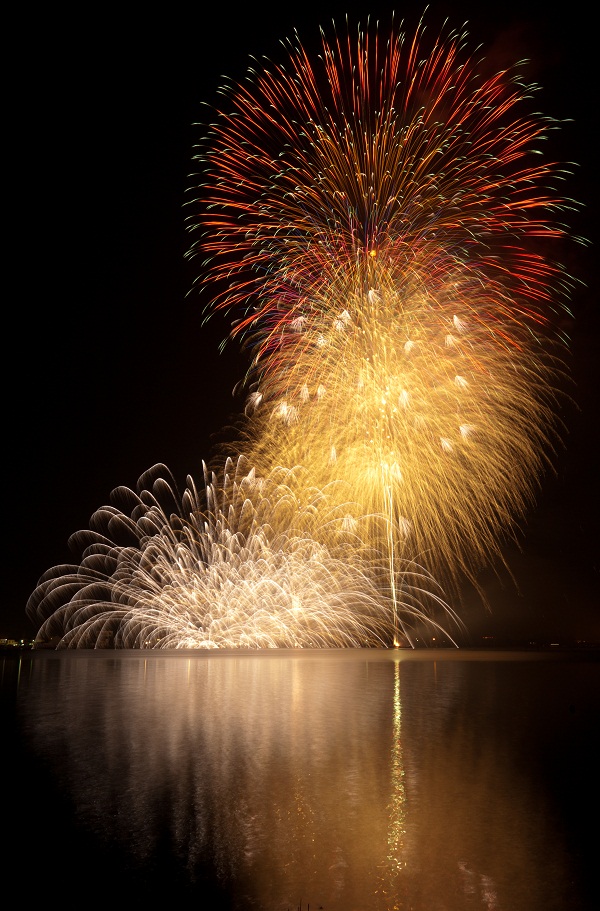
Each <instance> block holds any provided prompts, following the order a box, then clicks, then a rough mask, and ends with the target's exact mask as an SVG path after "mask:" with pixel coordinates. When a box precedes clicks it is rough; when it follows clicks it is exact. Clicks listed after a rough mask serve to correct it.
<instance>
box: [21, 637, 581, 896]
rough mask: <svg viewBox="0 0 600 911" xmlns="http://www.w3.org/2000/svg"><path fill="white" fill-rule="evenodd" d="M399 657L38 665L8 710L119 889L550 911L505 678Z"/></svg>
mask: <svg viewBox="0 0 600 911" xmlns="http://www.w3.org/2000/svg"><path fill="white" fill-rule="evenodd" d="M438 654H439V653H438ZM403 656H404V653H398V652H397V651H396V652H394V651H392V650H390V651H389V652H388V651H381V652H379V651H366V650H365V651H361V650H357V651H356V652H349V651H347V650H345V651H343V652H337V651H334V652H332V653H327V652H320V653H318V654H316V653H313V652H308V653H307V652H305V653H301V652H300V653H296V652H292V653H290V652H286V653H285V655H283V654H282V653H275V654H273V653H270V654H264V653H263V654H259V655H257V654H254V655H251V654H240V653H239V652H238V653H237V654H229V655H223V654H221V655H218V656H213V655H211V656H210V657H198V656H197V655H194V657H193V658H189V657H187V656H182V655H180V656H177V655H174V654H171V655H167V656H164V655H163V656H162V657H161V656H157V655H155V654H153V655H152V656H151V657H147V656H143V657H141V656H140V657H138V656H137V655H131V654H129V655H126V654H123V653H121V655H119V656H118V657H112V656H111V657H107V656H106V655H102V654H99V653H92V654H89V653H88V654H85V653H81V652H77V653H69V654H65V653H63V654H60V655H58V656H56V655H53V656H47V655H44V656H36V657H35V660H34V661H33V662H32V666H31V668H30V675H29V677H28V679H27V681H26V682H23V681H22V682H21V685H20V698H21V699H23V700H25V701H26V707H27V712H26V719H27V720H26V725H27V736H28V738H29V739H30V741H31V743H32V745H33V747H34V749H35V750H36V752H37V753H38V754H39V755H40V756H42V757H43V759H44V761H45V762H46V764H47V765H48V766H49V767H51V768H52V769H53V774H54V775H55V776H56V777H57V779H58V780H59V782H60V783H61V787H63V788H65V789H66V790H67V791H68V793H69V794H70V797H71V799H72V800H73V803H74V806H75V807H76V814H77V818H78V821H79V823H80V824H81V825H83V826H84V827H85V828H86V829H87V830H88V831H91V832H93V833H94V834H95V836H96V837H97V838H98V839H99V840H101V841H103V842H111V843H114V844H119V845H120V846H122V851H123V853H124V854H125V855H126V856H127V857H129V859H130V860H129V866H130V868H131V870H137V871H142V872H143V871H146V870H148V871H149V870H154V871H156V870H157V869H158V870H160V865H161V863H164V861H165V853H167V854H168V857H169V864H170V865H171V867H172V866H173V864H175V865H176V866H177V867H178V869H179V870H180V871H181V872H182V875H184V876H185V877H186V878H187V880H188V881H189V883H190V884H191V887H193V886H194V884H196V885H197V887H198V889H199V890H200V892H201V891H202V889H203V888H204V885H205V883H206V881H207V877H213V878H214V879H215V881H218V882H219V883H221V884H223V885H224V886H227V888H229V889H230V890H231V893H232V895H233V896H234V899H233V904H232V905H231V907H232V908H235V909H238V908H239V909H242V908H244V909H247V908H259V909H265V911H271V909H272V911H287V909H297V908H298V907H299V906H300V902H302V903H303V904H302V907H303V909H304V908H306V906H307V904H310V907H311V908H315V909H317V908H319V907H320V906H322V908H323V909H324V911H348V909H369V911H370V909H373V911H409V909H412V911H421V909H422V911H430V909H432V908H444V909H449V911H459V909H460V911H463V909H465V908H469V909H471V908H474V909H482V911H491V909H495V911H500V909H506V911H537V909H538V908H539V909H540V911H541V909H542V908H543V909H544V911H547V909H553V908H556V909H558V908H564V907H566V905H564V904H561V903H560V902H562V901H563V900H564V897H565V892H566V888H567V880H568V858H567V855H566V852H565V846H564V843H563V842H562V840H561V833H560V831H559V828H558V826H556V825H555V823H554V821H553V820H552V817H551V814H550V812H549V805H548V804H549V802H548V799H547V797H545V795H544V793H543V791H541V790H540V789H539V787H538V785H537V784H536V780H535V777H534V776H533V775H532V776H531V777H529V776H528V774H527V773H526V771H525V770H524V768H523V767H522V766H521V765H520V764H519V761H518V760H519V756H518V750H519V743H520V738H521V737H522V736H525V731H526V727H527V723H528V721H527V719H526V717H525V715H522V716H521V715H520V714H519V712H518V711H517V712H516V714H515V713H513V715H512V716H511V715H510V713H507V712H506V711H505V706H504V699H505V696H507V695H510V693H508V694H505V693H503V692H502V688H503V686H504V685H505V684H506V683H507V681H509V680H510V679H513V678H514V677H516V676H518V675H516V674H515V668H514V667H511V668H510V671H511V674H512V677H506V676H504V675H502V674H501V673H500V672H499V670H498V668H499V667H500V666H499V665H496V666H494V665H493V663H492V664H491V665H490V664H488V663H481V662H480V663H479V664H476V663H469V662H468V661H466V660H464V661H456V660H455V661H450V660H448V661H446V660H443V659H442V660H441V661H438V662H437V664H436V663H435V662H433V661H431V660H429V659H427V660H426V659H423V660H405V659H404V657H403ZM532 667H533V668H534V670H535V668H536V667H537V668H538V669H539V668H541V667H542V665H541V664H538V665H535V664H533V665H527V666H526V665H522V666H521V670H522V673H525V674H526V673H530V675H531V668H532ZM527 669H528V670H527ZM521 685H522V681H521V683H518V682H517V683H516V684H515V686H518V687H520V686H521ZM498 699H500V703H501V707H500V709H499V708H498ZM24 704H25V703H24ZM494 716H496V717H494ZM542 819H543V820H544V824H543V825H541V820H542ZM573 907H576V905H574V906H573ZM215 911H217V909H215Z"/></svg>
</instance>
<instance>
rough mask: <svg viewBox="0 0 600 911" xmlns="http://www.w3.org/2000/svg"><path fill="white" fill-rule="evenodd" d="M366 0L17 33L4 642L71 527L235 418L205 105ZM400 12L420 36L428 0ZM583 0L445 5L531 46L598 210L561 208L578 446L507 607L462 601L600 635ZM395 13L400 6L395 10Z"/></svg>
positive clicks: (61, 557)
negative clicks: (212, 270) (215, 303)
mask: <svg viewBox="0 0 600 911" xmlns="http://www.w3.org/2000/svg"><path fill="white" fill-rule="evenodd" d="M444 8H445V7H444V5H443V4H433V6H431V5H430V8H429V13H428V15H427V17H426V19H427V21H428V22H429V23H430V28H432V29H436V30H437V29H438V28H439V26H440V25H441V24H442V22H443V19H444V14H443V10H444ZM371 9H372V19H376V18H378V14H379V12H380V11H379V10H378V9H376V8H375V6H374V7H372V8H371ZM363 10H364V12H368V8H366V7H365V8H363V7H354V6H353V4H344V5H342V4H338V3H333V4H325V5H323V4H319V5H317V4H314V5H310V4H309V6H306V5H304V6H303V7H302V11H301V12H299V13H296V12H293V11H290V10H277V11H274V12H271V11H269V12H268V13H265V14H264V15H260V12H259V14H258V15H257V14H256V11H255V12H254V15H253V14H252V12H250V11H249V10H245V11H242V12H240V13H236V14H235V18H233V16H232V15H229V14H228V13H230V11H228V12H225V11H223V12H220V11H219V10H216V9H211V10H209V11H204V10H200V9H199V8H198V9H197V10H195V11H191V10H190V9H189V8H188V7H187V6H186V7H184V8H179V7H177V6H172V7H170V8H169V9H168V10H161V12H160V16H159V15H158V14H157V16H156V18H155V19H153V18H152V17H151V16H150V15H148V14H146V15H145V16H144V17H141V16H139V17H137V16H135V15H134V13H133V12H129V13H128V14H122V13H121V12H117V10H116V9H115V10H114V11H113V10H111V9H110V8H103V9H102V11H100V12H98V14H97V18H95V19H94V18H93V17H92V14H91V13H89V14H88V15H89V19H88V21H84V20H81V21H80V22H79V23H75V24H73V23H72V22H70V21H68V17H67V15H66V13H65V14H64V18H63V19H62V20H61V18H60V13H55V12H52V13H50V12H48V13H43V14H41V18H38V19H36V20H35V21H32V22H29V21H28V22H23V23H20V24H19V25H18V28H17V29H16V30H15V35H16V36H17V41H16V43H15V44H16V47H15V51H13V53H14V55H15V58H14V59H15V60H17V59H18V61H19V69H18V70H17V88H16V92H15V94H14V96H13V98H12V99H11V101H10V104H11V106H12V107H11V111H10V116H11V121H12V125H11V129H10V131H9V132H10V136H11V142H12V147H11V153H12V155H11V162H10V172H9V173H10V177H11V178H12V186H11V189H12V191H13V194H14V196H13V197H11V200H10V202H11V205H12V208H11V221H10V224H11V241H10V243H11V246H10V248H9V257H8V262H9V264H10V266H11V267H12V270H11V271H13V272H14V279H13V281H12V282H11V286H13V288H14V287H15V286H16V287H17V289H18V290H17V294H16V295H15V294H14V291H13V294H12V296H11V298H10V304H9V308H10V309H9V315H10V318H8V317H7V319H6V321H5V325H6V330H5V338H6V339H7V340H8V343H9V345H7V346H6V350H5V357H4V360H3V364H4V389H5V399H6V400H7V401H8V418H7V420H6V422H5V427H6V432H5V453H6V460H5V487H6V488H7V493H8V504H7V510H6V518H5V522H6V528H7V531H6V540H5V544H4V547H3V549H2V553H3V567H2V580H3V590H2V616H1V617H0V636H6V637H9V638H33V636H34V635H35V632H36V629H35V627H34V626H33V625H32V624H31V623H30V622H29V621H28V619H27V617H26V615H25V604H26V601H27V598H28V597H29V595H30V594H31V593H32V591H33V590H34V588H35V585H36V583H37V581H38V578H39V577H40V576H41V575H42V573H43V572H44V571H45V570H47V569H49V568H50V567H52V566H54V565H55V564H59V563H63V562H64V563H66V562H69V560H70V559H72V556H71V554H70V551H69V548H68V538H69V536H70V535H71V534H73V533H75V532H76V531H78V530H79V529H82V528H86V527H88V522H89V518H90V515H91V514H92V513H93V512H94V511H95V510H96V509H97V508H99V507H100V506H102V505H103V504H105V503H108V502H109V498H110V493H111V491H112V489H113V488H115V487H117V486H120V485H124V486H128V487H135V484H136V481H137V479H138V477H139V476H140V475H141V474H142V473H143V472H144V471H145V470H146V469H148V468H150V467H151V466H152V465H153V464H155V463H157V462H163V463H165V464H166V465H167V466H168V468H169V469H170V470H171V471H172V472H173V474H174V476H175V478H176V479H177V481H178V483H179V484H180V485H181V488H183V487H184V486H185V478H186V475H187V474H188V473H189V474H192V475H193V476H194V477H195V478H197V479H199V478H200V477H201V474H202V461H203V460H207V461H209V462H210V461H211V457H212V452H213V443H214V440H215V438H216V437H217V436H218V435H219V434H220V433H221V432H222V431H223V428H224V427H225V426H226V425H227V423H228V420H229V418H230V416H232V417H233V416H236V415H237V414H239V412H240V410H241V400H240V399H239V398H234V396H233V395H232V390H233V387H234V385H235V384H236V383H237V382H239V381H240V380H242V379H243V376H244V372H245V364H246V355H245V354H244V353H243V352H240V350H239V346H238V345H237V343H236V342H231V343H228V344H227V345H226V346H225V349H224V350H223V352H222V353H220V352H219V347H220V343H221V342H222V340H223V339H224V338H225V336H226V334H227V330H228V322H227V320H226V319H224V318H222V317H220V316H217V317H213V318H211V320H210V321H209V323H208V324H204V325H203V316H204V314H203V308H204V307H205V306H206V304H207V303H208V301H209V300H210V290H209V289H208V288H202V289H201V291H200V292H199V293H196V292H195V291H192V292H191V293H189V294H188V292H189V291H190V289H191V287H192V284H193V282H194V279H195V278H196V276H197V274H198V268H199V266H198V264H197V263H196V262H195V261H194V262H192V263H189V262H188V261H186V259H185V258H184V257H185V252H186V251H187V249H188V248H189V246H190V244H191V237H190V235H189V234H187V233H186V230H185V218H186V216H187V214H188V211H187V209H186V207H185V205H184V204H185V202H186V200H187V199H188V198H189V197H187V196H186V188H187V187H188V186H189V185H190V183H191V180H189V179H188V175H189V174H190V172H192V171H193V170H195V167H194V162H193V161H192V154H193V146H194V144H195V143H196V142H197V141H198V140H199V138H200V136H201V134H202V130H201V128H200V127H199V126H194V125H193V124H194V123H198V122H199V121H201V120H202V119H204V118H208V117H209V111H208V109H207V108H203V107H202V105H203V103H208V104H212V103H214V101H215V100H216V91H217V88H218V86H219V85H220V84H221V83H222V82H223V78H224V77H226V76H230V77H232V78H234V79H238V80H239V79H242V78H243V76H244V72H245V70H246V67H247V65H248V63H249V55H251V54H255V55H257V56H260V55H262V54H265V55H267V56H271V57H274V56H277V55H279V47H280V46H279V41H280V40H282V39H285V38H286V37H288V36H289V35H291V34H292V32H293V29H294V27H297V29H298V32H299V36H300V39H301V40H302V42H303V43H304V44H305V45H306V46H311V45H312V46H314V45H316V44H317V43H318V38H319V26H321V25H322V26H323V27H325V28H327V26H328V24H329V23H330V21H331V19H332V18H333V19H335V21H336V23H339V24H342V22H343V20H344V16H345V13H346V12H348V14H349V16H350V18H351V21H352V22H356V21H358V20H359V19H360V20H364V19H365V18H366V16H365V14H364V12H363ZM405 10H406V12H405V13H404V15H405V16H406V18H407V23H409V24H408V30H409V31H410V27H411V26H410V23H414V22H415V21H416V19H417V18H418V14H419V13H420V12H421V10H422V7H421V6H420V5H414V4H413V5H411V6H409V7H405ZM586 10H587V7H584V6H583V4H582V3H581V4H577V3H576V4H575V7H573V6H571V7H569V10H568V11H567V13H565V11H554V10H550V9H548V8H547V7H546V6H545V5H544V4H542V3H531V2H521V3H516V2H511V3H510V4H508V5H506V4H505V5H503V7H502V11H501V12H500V11H498V10H493V11H487V12H486V11H483V10H481V9H480V8H479V6H478V5H477V4H475V3H469V2H465V3H461V4H460V7H457V6H456V5H455V4H452V5H449V6H448V13H447V15H448V18H449V20H450V22H451V23H452V24H454V25H456V26H460V25H461V24H462V22H463V21H464V20H465V19H468V20H469V22H470V28H469V31H470V34H471V41H470V47H471V48H473V49H474V48H475V47H476V46H477V45H478V44H479V43H480V42H482V43H483V44H484V47H485V49H486V50H487V51H488V56H491V57H493V58H494V59H497V60H498V61H505V62H506V63H512V62H514V61H516V60H518V59H520V58H521V57H523V56H527V57H531V59H532V65H531V73H532V78H533V79H534V80H535V81H538V82H539V83H540V84H541V86H542V91H541V92H540V95H539V107H540V109H541V111H542V113H544V114H547V115H549V116H552V117H556V118H557V119H559V120H560V119H565V118H572V121H573V122H571V123H565V124H564V126H563V128H562V129H561V131H560V133H558V134H552V136H551V138H550V140H549V143H550V145H551V148H552V151H553V153H554V155H555V156H556V157H559V158H560V159H561V160H566V161H574V162H576V163H577V167H576V168H575V173H574V175H573V177H572V178H570V179H569V180H568V181H567V183H566V193H567V195H569V196H573V197H574V198H575V199H577V200H579V201H581V202H582V203H583V205H584V208H583V209H582V211H581V212H580V213H579V214H576V215H573V216H571V215H568V216H567V218H566V220H567V221H568V223H569V224H570V225H572V233H573V234H574V235H578V234H581V235H584V236H585V237H587V238H588V239H589V241H590V242H591V245H590V246H588V247H584V246H582V245H578V244H576V243H575V242H573V243H572V244H569V245H568V248H566V250H565V253H566V257H567V266H568V268H569V270H570V272H571V273H572V274H573V275H574V276H575V278H576V279H578V280H579V281H580V282H581V284H580V285H579V286H578V288H577V290H576V292H575V294H574V296H573V298H572V308H573V312H574V315H575V320H574V323H573V326H572V327H571V329H572V336H573V338H572V373H573V377H574V381H575V386H574V391H573V399H574V404H573V405H572V406H571V407H568V408H566V409H565V411H564V413H562V414H561V415H560V417H561V419H562V420H564V422H565V425H566V432H565V434H564V449H563V450H561V451H560V452H558V453H557V456H556V458H555V459H554V463H555V471H556V473H555V474H550V473H549V474H548V475H547V476H546V477H545V479H544V480H543V482H542V486H541V491H540V495H539V497H538V501H537V504H536V506H535V507H534V508H533V509H532V510H531V514H530V515H529V516H528V518H527V521H526V522H525V523H523V535H522V537H521V538H520V546H521V550H519V549H518V548H517V547H516V546H514V545H510V546H507V549H506V555H507V559H508V563H509V566H510V568H511V570H512V572H513V574H514V576H515V581H516V585H515V584H513V583H512V582H511V580H510V578H509V576H508V575H507V574H506V573H503V575H502V583H501V582H499V581H496V580H495V579H494V577H493V574H492V573H490V572H486V573H484V574H483V575H482V577H481V582H482V585H483V588H484V590H485V592H486V595H487V596H488V599H489V601H490V604H491V608H492V611H491V613H490V612H486V611H485V609H484V608H483V607H482V605H481V603H479V602H477V601H476V599H475V597H474V596H473V597H472V596H471V595H467V596H466V604H465V606H464V619H465V622H466V624H467V627H468V628H469V632H470V634H471V638H472V639H480V638H481V636H483V635H494V636H496V638H497V639H499V640H500V639H503V640H505V641H517V640H518V641H523V642H525V641H529V640H531V639H538V640H539V639H541V638H545V639H547V640H554V639H557V638H558V639H560V638H563V639H565V638H570V639H571V640H573V641H576V640H583V639H585V640H587V641H594V642H598V641H600V619H599V615H598V612H597V607H596V602H597V600H598V596H597V591H598V583H599V581H600V580H599V566H598V556H597V551H598V547H597V544H598V537H597V531H596V519H595V514H594V509H595V503H596V502H597V500H598V485H597V468H596V463H597V453H598V442H599V441H598V420H597V416H598V389H599V388H600V375H599V373H598V361H599V359H598V356H597V353H596V350H595V346H596V344H597V341H598V338H599V323H598V306H597V294H596V280H595V278H596V277H595V275H594V272H593V264H594V247H595V243H594V242H595V240H596V233H597V229H596V227H595V222H593V221H592V213H594V214H595V211H596V209H597V204H598V178H597V173H596V162H595V158H596V154H595V147H594V142H593V135H592V134H593V129H592V126H591V118H592V117H593V113H594V109H593V107H592V105H594V103H595V101H594V100H593V99H594V94H595V93H594V89H595V82H596V76H595V72H593V67H594V64H595V59H594V56H593V52H592V31H593V29H592V25H591V23H589V22H588V21H587V19H586ZM44 16H46V17H47V18H46V19H45V18H44ZM402 17H403V10H402V9H401V8H400V7H398V8H397V17H396V18H402ZM380 20H381V22H382V24H385V23H386V22H387V21H389V12H388V8H387V7H384V12H383V13H382V14H381V16H380ZM282 55H283V50H282V51H281V56H282ZM32 86H33V88H32ZM9 346H10V347H9Z"/></svg>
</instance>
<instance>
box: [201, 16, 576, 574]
mask: <svg viewBox="0 0 600 911" xmlns="http://www.w3.org/2000/svg"><path fill="white" fill-rule="evenodd" d="M465 44H466V36H465V34H462V33H458V32H455V33H453V32H449V33H448V34H447V35H442V36H440V37H439V38H438V39H437V40H436V41H434V42H433V44H432V43H431V42H430V43H426V42H425V35H424V29H423V28H421V27H419V28H418V29H417V32H416V34H415V36H414V38H413V39H412V40H408V39H407V38H406V37H405V36H404V34H403V33H402V32H401V31H400V32H395V31H394V30H392V32H391V34H389V35H386V36H383V35H382V34H380V33H379V32H378V31H377V30H374V31H371V32H369V31H364V32H363V31H361V30H360V29H359V30H358V32H357V34H356V36H355V37H353V36H352V35H351V34H349V35H347V36H345V37H344V38H341V37H339V36H337V35H334V37H333V39H332V40H329V39H327V38H326V37H325V36H324V37H323V44H322V52H321V54H320V55H318V57H317V58H316V63H315V64H313V63H312V62H311V60H309V59H308V56H307V54H306V53H305V51H304V50H303V48H302V47H301V46H300V45H299V44H297V43H289V45H288V52H289V58H288V62H287V64H286V65H285V67H284V66H275V65H272V64H269V63H268V62H267V63H265V66H264V69H263V70H262V71H259V70H253V71H252V72H251V73H250V75H249V78H248V80H247V81H246V82H245V83H244V84H243V85H242V86H231V87H229V88H227V89H226V90H225V95H226V98H227V102H228V107H223V109H222V110H221V111H220V112H219V117H218V118H217V120H216V121H215V123H214V125H213V127H212V130H211V131H210V134H209V136H208V140H207V144H206V148H204V147H202V148H201V149H200V150H199V153H198V154H199V157H200V158H201V159H202V161H203V163H204V165H205V168H206V170H207V171H208V178H207V184H208V187H207V186H206V185H203V193H204V194H205V195H206V196H207V197H208V205H207V207H206V211H205V213H204V216H203V218H202V219H201V220H200V222H199V225H198V228H199V229H203V231H202V236H201V238H200V239H199V241H198V246H199V248H201V249H202V251H203V252H204V253H205V254H206V253H207V252H208V254H209V256H210V267H211V275H212V276H213V277H215V278H217V279H220V280H221V289H222V290H221V291H220V294H219V296H217V298H216V300H215V301H214V303H213V305H212V306H213V307H214V308H217V309H218V308H221V309H226V310H227V311H229V312H230V313H231V315H232V317H233V320H234V326H233V334H234V335H241V336H242V337H243V339H244V340H245V342H246V344H247V345H248V346H249V347H250V350H251V354H252V363H251V369H250V373H249V376H248V377H247V382H248V384H249V386H250V387H251V388H250V394H249V398H248V409H247V410H248V411H249V412H252V413H253V415H254V416H253V417H252V419H251V420H250V421H249V423H248V425H247V427H246V428H245V433H246V436H247V440H246V445H247V447H248V450H249V452H250V453H251V460H252V461H253V463H254V464H255V465H256V466H257V468H259V469H261V470H265V469H267V468H269V467H271V466H273V465H275V464H289V465H293V464H302V465H304V466H306V467H307V468H308V470H309V472H310V477H311V482H312V483H313V484H315V485H317V486H323V485H324V484H328V483H329V482H330V481H332V480H333V479H336V480H338V481H340V482H343V483H342V484H341V485H340V487H339V489H340V491H341V493H342V496H343V497H344V498H351V499H353V500H356V501H357V502H358V505H359V509H360V511H361V513H362V514H363V515H370V516H372V517H373V523H372V526H373V533H374V534H375V536H376V537H377V536H378V537H379V538H381V537H382V535H383V538H384V539H385V538H389V529H390V526H392V527H393V530H394V531H393V534H394V538H395V545H394V546H395V549H396V551H399V552H401V553H402V554H403V555H408V556H409V557H410V558H412V559H414V558H417V557H418V558H419V559H426V560H427V562H428V565H429V567H430V568H431V569H432V571H435V573H436V575H439V576H440V577H441V578H443V579H444V582H448V581H450V582H452V580H453V579H454V578H455V577H457V576H463V577H464V576H465V575H466V576H467V577H469V576H470V577H471V578H472V579H474V578H475V574H476V572H477V570H478V569H479V568H481V566H482V565H483V564H484V563H486V562H488V561H489V560H490V558H492V557H494V556H498V555H499V553H500V544H501V541H502V537H503V535H505V534H506V533H507V532H508V533H510V532H511V531H512V530H513V529H514V527H515V522H517V521H518V520H519V519H520V518H521V517H522V516H523V515H524V514H525V511H526V509H527V508H528V507H529V506H530V505H531V502H532V499H533V496H534V493H535V490H536V487H537V484H538V482H539V478H540V475H541V472H542V470H543V469H544V468H546V467H547V465H548V462H549V457H550V456H551V455H552V452H553V446H554V445H555V443H556V442H557V440H558V438H559V434H558V432H559V430H560V428H559V427H558V426H557V424H556V422H555V418H554V415H555V414H556V412H557V408H556V393H555V386H556V378H557V375H558V374H560V373H561V372H562V370H563V368H562V366H561V360H560V358H561V345H562V342H561V340H560V338H559V337H558V335H557V334H556V325H557V321H556V320H555V316H556V313H557V311H559V312H560V308H561V307H562V306H564V302H565V295H566V294H567V293H568V290H569V287H570V285H571V279H570V278H569V277H568V275H567V274H566V273H565V272H564V270H563V269H561V267H560V266H559V265H557V263H556V260H555V258H554V257H552V256H551V255H550V253H551V248H550V251H548V250H547V249H546V246H545V242H546V241H551V240H553V239H557V238H559V237H561V235H562V234H563V233H564V228H563V227H562V226H561V224H560V223H559V222H558V213H559V212H561V211H562V210H563V209H567V208H569V207H570V206H571V205H572V204H571V203H570V202H569V201H568V200H565V199H562V198H560V197H559V196H558V195H557V194H556V193H554V192H553V190H552V189H551V187H552V184H553V182H556V181H557V180H558V179H559V178H560V177H561V176H562V174H561V169H560V168H559V166H558V165H556V164H554V163H551V162H545V161H544V159H543V158H541V157H540V155H538V154H536V153H538V152H540V146H541V145H542V140H543V139H544V138H545V136H546V134H547V132H548V130H549V129H551V128H552V127H553V126H554V124H553V123H552V122H551V121H550V120H549V119H547V118H542V117H540V116H537V117H534V118H532V117H528V116H527V114H526V108H527V107H528V105H527V101H528V98H529V96H530V95H531V94H532V93H533V92H534V90H535V87H533V86H526V85H524V84H523V83H522V81H521V79H520V77H519V68H518V67H516V68H515V69H514V70H510V71H501V72H497V73H494V74H488V67H487V66H486V64H485V61H484V60H478V59H475V58H470V57H469V56H468V54H467V52H466V49H465ZM542 251H544V252H542ZM194 252H196V251H195V248H192V253H194ZM344 484H345V485H346V486H344ZM381 517H383V518H384V522H383V532H381V530H380V531H378V530H377V529H378V525H380V523H379V519H380V518H381ZM424 555H426V557H425V556H424Z"/></svg>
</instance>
